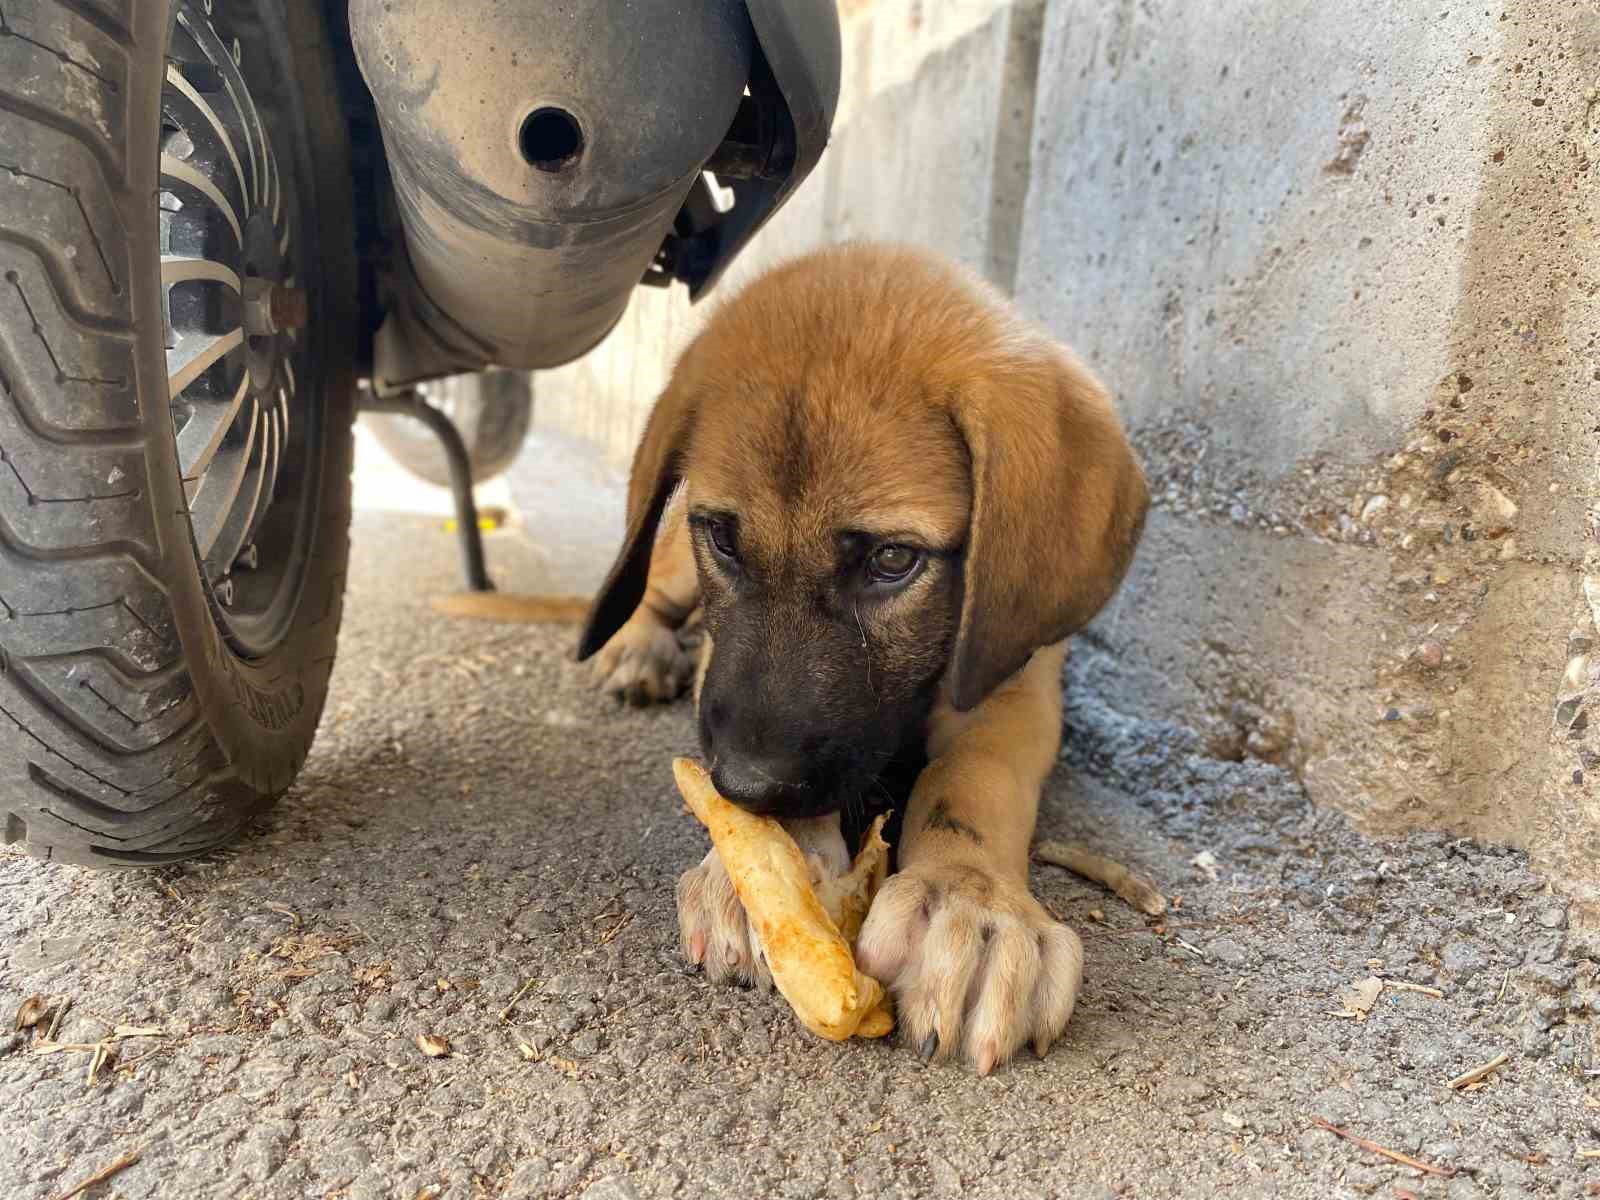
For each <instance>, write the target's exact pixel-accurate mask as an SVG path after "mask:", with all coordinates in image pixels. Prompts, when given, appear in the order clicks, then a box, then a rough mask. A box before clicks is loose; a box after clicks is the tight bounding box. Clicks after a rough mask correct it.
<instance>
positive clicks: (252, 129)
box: [178, 9, 266, 205]
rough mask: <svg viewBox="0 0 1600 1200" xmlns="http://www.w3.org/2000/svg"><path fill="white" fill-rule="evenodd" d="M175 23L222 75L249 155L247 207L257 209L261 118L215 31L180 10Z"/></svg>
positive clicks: (260, 198)
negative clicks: (250, 177) (250, 180)
mask: <svg viewBox="0 0 1600 1200" xmlns="http://www.w3.org/2000/svg"><path fill="white" fill-rule="evenodd" d="M178 21H179V23H180V24H181V25H182V26H183V27H184V29H185V30H187V31H188V33H189V36H190V37H192V38H193V39H194V40H195V43H196V44H197V45H198V46H199V47H200V49H201V50H202V51H204V52H205V55H206V57H207V58H209V59H210V60H211V65H212V66H214V67H216V68H217V69H218V70H219V71H221V72H222V86H223V88H224V89H225V90H226V91H227V93H228V98H229V99H230V100H232V101H233V107H234V110H235V111H236V112H237V113H238V114H239V125H240V127H241V128H242V129H243V130H244V142H245V150H246V151H247V152H248V153H249V155H250V172H251V175H252V176H253V183H254V184H255V187H254V189H253V190H252V191H251V192H247V193H246V196H247V198H248V199H249V200H250V202H251V203H253V204H256V205H260V204H261V203H262V201H263V199H264V198H265V196H266V189H265V187H264V179H263V176H264V175H265V169H264V168H263V167H262V165H261V161H260V159H258V158H257V149H258V146H259V148H260V149H262V150H263V151H264V150H265V143H266V137H265V135H264V134H263V133H262V129H261V118H260V116H259V115H258V114H257V112H256V106H255V101H253V100H252V99H251V98H250V89H249V87H247V86H246V84H245V81H244V76H243V75H241V74H240V73H239V64H238V63H236V62H234V61H233V55H232V54H230V53H229V52H228V48H227V47H226V46H224V45H223V44H222V39H221V38H219V37H218V36H217V33H216V30H214V29H212V28H211V25H210V23H209V22H206V21H192V20H190V19H189V14H188V13H186V12H184V11H182V10H181V9H180V10H179V12H178ZM263 157H264V155H263Z"/></svg>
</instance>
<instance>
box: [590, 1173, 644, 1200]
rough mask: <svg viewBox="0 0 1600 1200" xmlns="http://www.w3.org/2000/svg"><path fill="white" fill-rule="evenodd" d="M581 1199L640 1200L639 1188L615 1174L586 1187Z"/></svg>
mask: <svg viewBox="0 0 1600 1200" xmlns="http://www.w3.org/2000/svg"><path fill="white" fill-rule="evenodd" d="M580 1200H639V1189H638V1188H636V1187H634V1186H633V1184H631V1183H629V1182H628V1181H627V1180H626V1179H618V1178H616V1177H615V1176H613V1177H612V1178H610V1179H602V1180H600V1182H598V1183H591V1184H590V1185H589V1186H588V1187H586V1188H584V1189H583V1195H582V1197H581V1198H580Z"/></svg>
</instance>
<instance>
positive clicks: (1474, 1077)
mask: <svg viewBox="0 0 1600 1200" xmlns="http://www.w3.org/2000/svg"><path fill="white" fill-rule="evenodd" d="M1510 1057H1511V1055H1509V1054H1506V1053H1504V1052H1502V1053H1500V1054H1496V1055H1495V1056H1494V1057H1493V1058H1491V1059H1490V1060H1489V1061H1488V1062H1486V1063H1482V1064H1480V1065H1479V1066H1476V1067H1473V1068H1472V1070H1470V1071H1464V1072H1462V1073H1461V1074H1460V1075H1457V1076H1456V1077H1455V1078H1454V1079H1452V1080H1451V1081H1450V1082H1449V1083H1447V1084H1445V1087H1447V1088H1449V1089H1450V1090H1451V1091H1452V1092H1454V1091H1457V1090H1459V1089H1461V1088H1464V1087H1466V1086H1467V1085H1468V1084H1469V1083H1477V1082H1478V1080H1480V1079H1482V1078H1483V1077H1484V1076H1486V1075H1489V1074H1492V1073H1493V1072H1494V1071H1496V1070H1498V1069H1499V1068H1500V1067H1503V1066H1504V1065H1505V1063H1506V1060H1507V1059H1508V1058H1510Z"/></svg>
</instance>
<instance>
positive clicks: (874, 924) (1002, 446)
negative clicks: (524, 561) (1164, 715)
mask: <svg viewBox="0 0 1600 1200" xmlns="http://www.w3.org/2000/svg"><path fill="white" fill-rule="evenodd" d="M1147 504H1148V493H1147V489H1146V485H1145V480H1144V476H1143V474H1142V472H1141V471H1140V468H1139V466H1138V464H1137V463H1136V462H1135V459H1134V456H1133V453H1132V451H1131V448H1130V447H1129V445H1128V441H1127V438H1126V436H1125V435H1124V432H1123V429H1122V425H1121V423H1120V421H1119V420H1118V417H1117V415H1116V412H1115V410H1114V408H1113V406H1112V403H1111V400H1110V398H1109V397H1108V395H1107V393H1106V391H1105V389H1104V388H1102V387H1101V385H1100V384H1099V383H1098V382H1097V381H1096V380H1095V379H1094V377H1093V376H1092V375H1090V373H1089V372H1088V370H1086V369H1085V367H1084V366H1083V365H1082V364H1081V363H1079V362H1078V361H1077V360H1076V359H1075V358H1074V357H1073V356H1072V355H1071V354H1070V353H1069V352H1068V351H1067V350H1066V349H1065V348H1063V347H1062V346H1060V345H1058V344H1056V343H1055V342H1053V341H1052V340H1051V339H1050V338H1048V337H1047V336H1046V335H1044V334H1043V333H1041V332H1039V331H1038V330H1036V329H1034V328H1032V327H1030V326H1029V325H1027V324H1025V323H1024V322H1023V321H1022V320H1021V319H1020V318H1019V317H1018V316H1017V315H1015V313H1014V312H1013V311H1012V310H1011V309H1010V308H1009V307H1008V305H1007V304H1006V303H1005V302H1004V301H1003V300H1001V299H1000V298H999V297H998V295H997V294H995V293H994V292H992V291H991V290H990V289H989V288H988V287H987V286H986V285H984V284H982V283H980V282H978V281H976V280H974V279H973V278H971V277H969V276H968V275H967V274H965V273H964V272H962V271H961V270H959V269H957V268H956V267H954V266H952V265H950V264H947V263H945V262H943V261H940V260H938V259H936V258H934V257H932V256H930V255H929V254H927V253H924V252H922V251H919V250H915V249H910V248H905V247H897V246H884V245H862V244H856V245H848V246H844V247H841V248H834V249H828V250H824V251H821V252H819V253H815V254H812V255H810V256H808V257H805V258H801V259H799V260H797V261H794V262H791V263H789V264H787V265H785V266H781V267H779V268H777V269H776V270H773V271H771V272H770V273H768V274H766V275H765V276H764V277H762V278H761V279H759V280H758V281H757V282H756V283H754V284H753V285H751V286H750V287H749V288H747V289H746V290H745V291H744V292H743V293H742V294H741V295H739V296H738V297H737V298H735V299H733V300H731V301H730V302H727V303H726V304H724V305H723V306H722V307H721V308H720V310H719V311H718V312H717V313H716V314H715V315H714V316H713V317H712V318H711V319H710V320H709V322H708V323H707V325H706V326H705V328H704V331H703V332H702V333H701V334H700V335H699V336H698V337H697V338H696V339H695V340H694V342H693V343H692V344H691V345H690V347H689V348H688V350H687V351H686V352H685V353H684V354H683V356H682V359H681V360H680V361H679V363H678V365H677V367H676V370H675V371H674V373H673V375H672V378H671V380H670V382H669V383H668V385H667V387H666V390H665V391H664V392H663V394H662V395H661V397H660V399H659V400H658V402H657V404H656V407H655V410H654V412H653V413H652V414H651V417H650V420H649V423H648V426H647V427H646V429H645V433H644V437H643V439H642V441H641V443H640V445H639V448H638V451H637V454H636V455H635V458H634V462H633V470H632V475H631V478H630V481H629V487H628V505H627V531H626V536H625V538H624V542H623V546H622V549H621V552H620V554H619V556H618V558H617V561H616V564H615V566H614V567H613V568H612V570H611V573H610V575H609V577H608V578H607V580H606V583H605V585H604V587H603V588H602V590H601V592H600V594H599V595H598V596H597V598H596V600H595V603H594V607H593V609H592V611H591V613H590V616H589V619H588V623H587V627H586V629H585V631H584V633H583V636H582V642H581V646H580V649H579V657H580V658H588V657H590V656H594V655H597V662H596V675H597V678H598V679H599V680H600V682H601V684H602V686H603V687H605V688H607V689H609V690H612V691H617V692H621V693H623V694H625V695H627V696H629V697H630V698H632V699H634V700H636V701H642V700H664V699H669V698H671V697H673V696H675V695H676V694H677V693H678V692H679V691H680V690H681V689H682V688H683V687H684V686H685V685H686V684H687V683H688V682H689V681H690V679H691V678H692V679H693V683H694V691H695V698H696V703H697V706H698V720H699V737H700V744H701V748H702V750H703V752H704V755H705V759H706V761H707V763H708V764H709V765H710V768H711V771H712V777H713V779H714V781H715V783H716V786H717V788H718V790H720V791H721V792H722V794H723V795H724V796H726V797H727V798H728V799H730V800H732V801H734V802H735V803H737V804H740V805H742V806H743V807H745V808H747V809H749V810H751V811H753V812H757V813H763V814H767V815H771V816H774V817H777V818H779V819H781V820H782V821H783V822H784V823H785V825H786V826H787V827H788V828H789V830H790V832H791V833H793V834H794V835H795V836H796V838H797V840H799V841H800V843H801V845H802V847H803V848H804V849H805V850H806V852H807V853H808V855H809V856H810V860H811V863H812V866H813V870H814V871H816V872H818V873H819V875H820V874H821V873H823V872H829V873H831V872H837V871H840V870H842V869H843V868H844V866H845V864H846V863H847V862H848V857H849V856H848V853H847V851H846V845H845V841H844V837H843V833H842V830H841V814H844V815H845V816H847V817H849V818H851V824H853V825H858V824H859V823H860V820H861V819H862V818H863V817H864V816H865V814H866V813H867V812H868V811H869V810H871V809H873V808H882V807H885V806H889V805H892V806H893V807H895V808H896V809H897V810H898V811H899V812H901V813H903V820H902V823H901V828H900V831H899V837H898V840H897V846H896V857H897V871H896V873H895V874H894V875H893V876H892V877H891V878H890V880H889V881H888V883H887V884H886V885H885V887H884V889H883V891H882V892H881V893H880V894H879V896H878V898H877V900H876V902H875V903H874V904H873V907H872V911H871V913H870V914H869V916H868V919H867V923H866V925H865V927H864V928H863V930H862V933H861V938H860V942H859V947H858V956H859V959H860V962H861V966H862V968H863V969H864V970H866V971H868V972H870V973H871V974H873V975H874V976H876V977H877V978H879V979H881V980H882V981H884V983H885V984H887V985H888V986H889V987H890V988H891V989H892V990H893V992H894V994H895V997H896V1001H897V1006H898V1012H899V1023H900V1027H901V1029H902V1030H903V1031H904V1032H905V1033H906V1034H907V1035H908V1036H909V1038H910V1041H911V1043H912V1045H914V1046H917V1047H919V1049H920V1050H921V1052H922V1054H923V1056H924V1057H933V1056H947V1055H957V1054H959V1055H962V1056H964V1057H965V1058H966V1059H968V1060H970V1062H971V1063H972V1064H973V1065H974V1066H975V1067H976V1068H977V1070H978V1071H979V1072H980V1073H987V1072H988V1071H990V1070H992V1069H993V1068H994V1067H995V1065H996V1064H998V1063H1000V1062H1003V1061H1005V1060H1006V1059H1007V1058H1008V1057H1010V1056H1011V1055H1012V1054H1013V1053H1014V1052H1015V1051H1016V1050H1017V1049H1018V1048H1019V1047H1020V1046H1022V1045H1023V1044H1025V1043H1029V1042H1031V1043H1032V1045H1033V1047H1034V1049H1035V1050H1036V1051H1037V1052H1038V1053H1040V1054H1043V1053H1044V1052H1045V1051H1046V1050H1047V1049H1048V1047H1049V1045H1050V1043H1051V1041H1052V1039H1054V1038H1055V1037H1056V1036H1057V1035H1059V1034H1060V1032H1061V1031H1062V1029H1063V1028H1064V1027H1065V1025H1066V1023H1067V1020H1068V1018H1069V1017H1070V1016H1071V1014H1072V1007H1073V1002H1074V999H1075V997H1076V994H1077V990H1078V985H1079V980H1080V978H1081V973H1082V963H1083V952H1082V947H1081V945H1080V943H1079V941H1078V938H1077V936H1076V935H1075V934H1073V933H1072V932H1071V931H1070V930H1069V929H1067V928H1066V927H1065V926H1064V925H1062V924H1060V923H1059V922H1057V921H1056V920H1054V919H1053V918H1052V917H1051V915H1050V913H1049V912H1048V911H1047V910H1046V909H1045V908H1044V906H1043V905H1041V904H1040V903H1039V902H1038V901H1037V900H1036V899H1035V898H1034V897H1033V895H1032V894H1031V893H1030V891H1029V888H1028V850H1029V843H1030V841H1031V839H1032V836H1033V829H1034V822H1035V818H1036V815H1037V812H1038V807H1039V793H1040V789H1041V787H1042V785H1043V783H1044V780H1045V778H1046V776H1047V775H1048V774H1049V772H1050V770H1051V768H1052V766H1053V765H1054V763H1055V759H1056V753H1057V750H1058V748H1059V745H1060V738H1061V668H1062V664H1063V662H1064V660H1065V657H1066V639H1067V637H1068V636H1069V635H1070V634H1072V633H1073V632H1074V631H1076V630H1078V629H1079V628H1081V627H1082V626H1083V625H1084V624H1085V623H1086V622H1088V621H1089V619H1090V618H1091V617H1093V616H1094V614H1095V613H1096V612H1097V611H1099V609H1100V608H1101V607H1102V606H1103V605H1104V604H1105V603H1106V601H1107V600H1108V599H1109V598H1110V597H1111V595H1112V593H1113V592H1114V591H1115V590H1116V588H1117V586H1118V584H1119V583H1120V581H1121V579H1122V576H1123V574H1124V572H1125V570H1126V568H1127V566H1128V562H1129V560H1130V559H1131V557H1132V556H1133V552H1134V548H1135V545H1136V544H1137V542H1138V539H1139V535H1140V532H1141V530H1142V528H1143V523H1144V515H1145V509H1146V507H1147ZM697 611H699V612H703V621H704V635H705V636H704V638H703V641H702V644H701V650H700V655H699V660H698V664H697V667H694V668H692V667H691V665H690V664H689V663H688V661H687V660H686V659H685V657H684V654H683V652H682V650H681V649H680V643H679V638H678V634H679V631H680V629H681V627H682V626H683V624H684V622H685V621H686V620H687V619H688V618H689V617H690V615H691V614H692V613H696V612H697ZM905 784H909V796H908V797H907V796H905V795H904V794H903V790H904V788H903V785H905ZM897 788H898V789H899V790H901V791H902V794H900V795H896V794H894V793H895V792H896V790H897ZM678 903H679V921H680V926H681V930H682V934H683V945H684V949H685V952H686V953H687V955H688V956H689V958H690V959H691V960H692V961H694V962H696V963H700V964H702V965H703V966H704V967H705V969H706V971H707V973H708V975H710V976H712V977H713V978H716V979H724V980H744V981H760V980H762V979H763V978H764V977H765V967H764V964H763V963H762V960H761V955H760V947H759V945H758V944H757V943H756V941H755V938H754V936H753V934H752V932H751V930H750V928H749V925H748V923H747V922H746V920H745V917H744V913H743V911H742V910H741V908H740V906H739V903H738V900H737V897H735V895H734V893H733V889H732V886H731V884H730V883H729V881H728V878H727V875H726V873H725V872H724V871H723V870H722V868H721V865H720V863H719V862H718V861H717V857H716V853H715V851H713V852H712V853H711V854H710V855H708V856H707V857H706V859H705V861H704V862H702V863H701V864H700V865H699V866H697V867H695V868H694V869H693V870H691V871H689V872H688V873H687V874H685V876H684V877H683V879H682V880H681V881H680V883H679V888H678Z"/></svg>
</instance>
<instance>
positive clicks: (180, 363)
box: [167, 329, 244, 399]
mask: <svg viewBox="0 0 1600 1200" xmlns="http://www.w3.org/2000/svg"><path fill="white" fill-rule="evenodd" d="M242 345H244V330H243V329H234V330H230V331H229V332H227V333H222V334H212V333H192V334H189V335H187V336H180V337H179V338H178V344H177V346H176V347H174V348H173V349H172V350H170V351H168V352H167V397H168V398H169V399H174V398H176V397H177V396H178V395H179V394H181V393H182V391H183V389H184V388H186V387H188V386H189V385H190V384H191V383H193V382H194V381H195V380H196V379H198V378H199V377H200V374H201V372H202V371H204V370H206V368H208V367H210V366H211V364H212V363H214V362H216V361H217V360H218V359H219V358H221V357H222V356H223V355H224V354H227V353H228V352H229V351H231V350H236V349H238V348H239V347H240V346H242Z"/></svg>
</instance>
